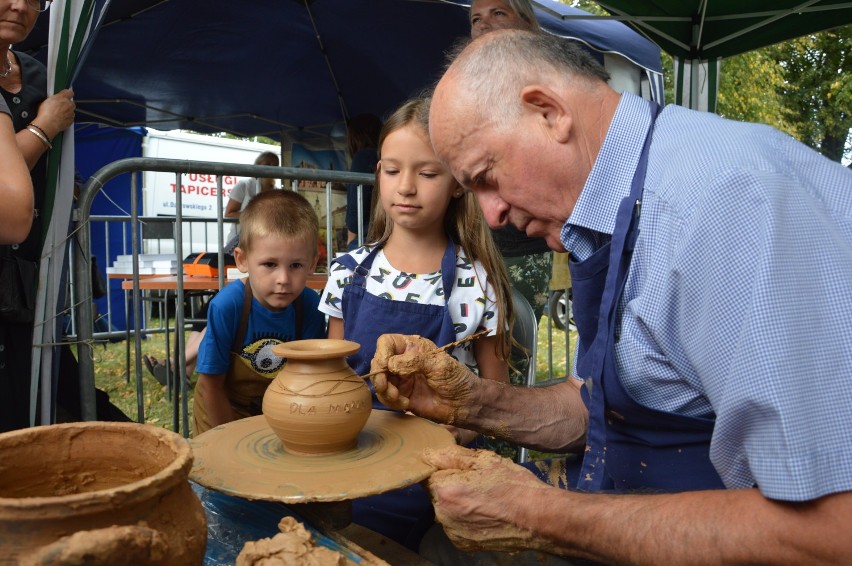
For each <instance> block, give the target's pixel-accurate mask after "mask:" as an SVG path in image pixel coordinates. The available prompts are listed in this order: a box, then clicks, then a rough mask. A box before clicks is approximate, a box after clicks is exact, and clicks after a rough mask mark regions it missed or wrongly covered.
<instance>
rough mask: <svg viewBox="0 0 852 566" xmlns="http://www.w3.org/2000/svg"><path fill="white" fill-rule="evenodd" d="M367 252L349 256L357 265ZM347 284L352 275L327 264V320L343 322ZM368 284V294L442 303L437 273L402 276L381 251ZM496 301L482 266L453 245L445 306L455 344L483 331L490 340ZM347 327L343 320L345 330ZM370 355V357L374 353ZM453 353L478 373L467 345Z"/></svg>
mask: <svg viewBox="0 0 852 566" xmlns="http://www.w3.org/2000/svg"><path fill="white" fill-rule="evenodd" d="M369 253H370V249H369V248H367V247H366V246H364V247H361V248H358V249H357V250H354V251H352V252H349V254H347V255H349V256H351V257H352V259H354V260H355V263H357V264H360V263H361V262H363V261H364V259H366V257H367V255H368V254H369ZM351 281H352V271H351V270H350V269H348V268H347V267H345V266H344V265H342V264H341V263H340V262H338V261H337V260H335V261H334V262H333V263H332V264H331V272H330V273H329V276H328V283H326V286H325V290H324V291H323V293H322V298H321V299H320V304H319V310H320V311H321V312H323V313H325V314H327V315H329V316H333V317H336V318H343V311H342V310H341V307H342V297H343V289H344V288H345V287H346V285H348V284H349V283H350V282H351ZM366 281H367V292H368V293H370V294H371V295H375V296H377V297H382V298H385V299H388V300H393V301H406V302H411V303H418V304H426V305H439V306H443V305H444V304H446V301H445V299H444V287H443V282H442V279H441V271H440V270H438V271H436V272H434V273H425V274H418V273H405V272H402V271H400V270H398V269H396V268H394V267H393V266H392V265H391V264H390V262H389V261H388V260H387V258H386V257H385V254H384V251H383V250H379V252H378V253H377V254H376V258H375V259H374V260H373V265H372V267H371V268H370V274H369V276H368V277H367V278H366ZM494 297H495V295H494V289H493V288H492V287H491V284H490V282H489V281H488V276H487V275H486V273H485V269H484V267H483V266H482V264H481V263H480V262H478V261H476V262H471V261H470V260H469V259H468V258H467V255H466V254H465V253H464V250H462V249H461V248H460V247H458V246H457V247H456V274H455V279H454V282H453V289H452V291H451V292H450V302H449V309H450V317H451V318H452V321H453V324H454V325H455V328H456V340H460V339H462V338H465V337H467V336H470V335H471V334H474V333H476V332H478V331H479V330H483V329H486V328H487V329H490V330H492V332H491V333H490V334H489V336H493V335H494V331H495V330H496V328H497V305H496V304H495V303H494ZM345 324H346V321H344V326H345ZM416 333H417V329H416V328H412V329H411V334H416ZM362 347H363V345H362ZM374 347H375V346H374ZM369 355H370V357H372V352H371V353H369ZM452 355H453V357H454V358H456V359H457V360H458V361H460V362H461V363H463V364H465V365H466V366H468V367H469V368H470V369H471V370H472V371H474V372H476V373H478V367H477V365H476V358H475V357H474V355H473V348H472V345H471V343H466V344H461V345H459V346H457V347H456V348H454V349H453V352H452Z"/></svg>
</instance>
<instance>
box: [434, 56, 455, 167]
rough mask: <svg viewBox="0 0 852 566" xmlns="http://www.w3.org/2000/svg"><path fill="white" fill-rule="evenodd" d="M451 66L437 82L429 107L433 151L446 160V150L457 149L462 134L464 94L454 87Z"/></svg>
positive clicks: (453, 75)
mask: <svg viewBox="0 0 852 566" xmlns="http://www.w3.org/2000/svg"><path fill="white" fill-rule="evenodd" d="M456 82H457V77H456V75H455V73H453V71H452V68H451V69H450V70H449V71H447V73H446V74H445V75H444V76H443V77H442V78H441V80H440V81H439V82H438V85H437V86H436V87H435V92H434V94H433V95H432V103H431V105H430V107H429V137H430V138H431V140H432V146H433V147H434V148H435V153H437V154H438V157H440V158H441V159H442V160H444V161H447V157H448V155H447V152H452V151H457V150H458V149H459V147H457V146H458V145H459V143H460V141H461V139H462V138H463V136H464V131H463V130H464V120H463V119H462V106H463V102H464V101H463V98H464V95H463V94H462V93H459V92H458V89H457V88H456Z"/></svg>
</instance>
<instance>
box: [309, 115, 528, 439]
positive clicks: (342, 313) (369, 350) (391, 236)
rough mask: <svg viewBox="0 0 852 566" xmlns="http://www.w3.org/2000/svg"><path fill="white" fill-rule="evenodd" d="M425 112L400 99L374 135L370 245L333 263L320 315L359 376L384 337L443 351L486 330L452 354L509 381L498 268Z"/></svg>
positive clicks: (503, 280)
mask: <svg viewBox="0 0 852 566" xmlns="http://www.w3.org/2000/svg"><path fill="white" fill-rule="evenodd" d="M428 105H429V102H428V100H423V99H418V100H412V101H409V102H407V103H406V104H404V105H403V106H402V107H401V108H399V109H398V110H397V111H396V112H395V113H394V114H393V115H392V116H391V117H390V119H388V121H387V123H386V124H385V126H384V128H383V129H382V133H381V135H380V138H379V163H378V166H377V170H376V189H377V191H378V205H377V206H376V210H375V214H376V216H375V219H374V221H373V224H372V226H371V229H370V233H369V237H368V241H369V242H370V243H369V244H367V245H366V246H364V247H361V248H359V249H357V250H355V251H353V252H350V253H348V254H346V255H344V256H341V257H340V258H338V259H337V260H336V261H335V263H333V264H332V266H331V273H330V274H329V279H328V284H327V285H326V288H325V291H324V293H323V298H322V300H321V301H320V310H321V311H322V312H324V313H326V314H327V315H329V329H328V333H329V338H345V339H346V340H352V341H354V342H358V343H359V344H361V350H360V351H359V352H358V354H356V355H355V356H353V357H352V358H350V360H349V362H350V364H351V365H352V367H353V369H354V370H355V372H357V373H358V374H359V375H363V374H365V373H368V372H369V371H370V361H371V360H372V359H373V354H374V353H375V346H376V340H377V339H378V337H379V336H380V335H382V334H389V333H400V334H419V335H420V336H423V337H425V338H429V339H431V340H432V341H433V342H435V344H437V345H438V346H443V345H445V344H449V343H450V342H454V341H456V340H459V339H462V338H465V337H467V336H470V335H471V334H474V333H476V332H479V331H481V330H484V329H488V330H491V331H492V332H491V333H489V334H488V336H486V337H483V338H479V339H477V340H475V341H473V342H469V343H465V344H461V345H459V346H457V347H455V348H454V349H453V350H451V354H452V355H453V357H455V358H456V359H458V360H459V361H461V362H463V363H464V364H466V365H467V366H469V367H470V368H471V369H472V370H473V371H475V372H477V373H479V374H480V375H487V376H499V378H500V379H505V380H506V381H508V365H507V362H506V360H507V353H508V352H509V347H510V333H509V328H511V326H510V325H511V318H512V311H511V287H510V285H509V281H508V276H507V274H506V269H505V266H504V264H503V261H502V259H501V257H500V255H499V253H498V252H497V249H496V247H495V246H494V243H493V240H492V237H491V234H490V232H489V230H488V226H487V224H486V223H485V220H484V217H483V216H482V212H481V210H480V208H479V205H478V203H477V202H476V197H475V196H474V195H473V194H472V193H469V192H465V191H463V190H462V188H461V187H460V186H459V184H458V183H457V182H456V180H455V179H454V178H453V177H452V175H451V174H450V172H449V170H448V169H447V168H446V167H445V166H444V165H443V164H442V163H441V162H440V161H439V160H438V158H437V157H436V156H435V153H434V151H433V150H432V145H431V143H430V141H429V134H428V129H427V123H426V120H427V117H428V112H429V106H428ZM377 407H378V408H384V407H383V406H381V405H377ZM461 436H462V438H461V440H462V441H469V440H471V439H472V438H473V435H472V434H461ZM458 437H459V434H457V439H458Z"/></svg>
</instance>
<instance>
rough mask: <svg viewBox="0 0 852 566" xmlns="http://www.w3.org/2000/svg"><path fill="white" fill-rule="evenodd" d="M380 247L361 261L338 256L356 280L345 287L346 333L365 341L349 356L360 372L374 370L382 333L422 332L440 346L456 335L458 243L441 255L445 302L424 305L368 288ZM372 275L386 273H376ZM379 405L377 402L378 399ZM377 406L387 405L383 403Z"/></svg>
mask: <svg viewBox="0 0 852 566" xmlns="http://www.w3.org/2000/svg"><path fill="white" fill-rule="evenodd" d="M379 249H381V248H379V247H375V248H373V249H372V251H370V253H369V254H368V255H367V257H365V258H364V260H363V261H362V262H361V264H360V265H358V264H356V263H355V260H354V259H353V258H352V256H349V255H345V256H341V257H340V258H338V260H337V261H339V262H340V263H341V264H342V265H344V266H345V267H346V268H347V269H349V270H351V271H352V281H351V282H350V283H349V284H348V285H346V287H344V289H343V297H342V304H341V310H342V311H343V320H344V321H345V322H344V324H343V329H344V330H343V337H344V338H345V339H346V340H352V341H353V342H357V343H359V344H361V349H360V350H359V351H358V353H356V354H353V355H352V356H350V357H349V359H348V361H349V365H350V366H352V369H353V370H355V373H357V374H358V375H364V374H365V373H369V371H370V362H371V361H372V359H373V355H374V354H375V353H376V341H377V340H378V339H379V336H381V335H382V334H419V335H420V336H423V337H424V338H428V339H430V340H432V341H433V342H435V344H436V345H438V346H443V345H445V344H449V343H450V342H453V341H454V340H455V339H456V331H455V328H454V326H453V319H452V317H451V316H450V308H449V306H448V305H449V302H450V293H451V292H452V290H453V279H455V275H456V247H455V245H454V244H453V242H452V240H450V242H449V243H448V244H447V249H446V251H444V257H443V258H442V259H441V281H442V283H443V294H444V298H445V304H444V305H422V304H419V303H409V302H406V301H393V300H389V299H387V298H385V297H377V296H375V295H371V294H370V293H368V292H367V277H368V276H370V269H371V268H372V266H373V260H375V259H376V254H377V253H378V252H379ZM371 277H374V278H380V277H385V275H383V274H374V275H372V276H371ZM408 281H410V279H409V278H408V277H406V276H405V275H404V274H403V275H400V276H399V277H397V281H395V282H394V286H397V287H399V288H400V289H404V288H405V285H407V283H408ZM374 406H375V403H374ZM377 408H386V407H384V405H381V406H379V407H377Z"/></svg>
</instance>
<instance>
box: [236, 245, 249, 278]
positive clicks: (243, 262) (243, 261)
mask: <svg viewBox="0 0 852 566" xmlns="http://www.w3.org/2000/svg"><path fill="white" fill-rule="evenodd" d="M234 261H235V262H236V263H237V269H239V270H240V271H241V272H242V273H248V258H247V257H246V254H245V252H243V250H242V249H241V248H240V247H239V246H237V247H236V248H234Z"/></svg>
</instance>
